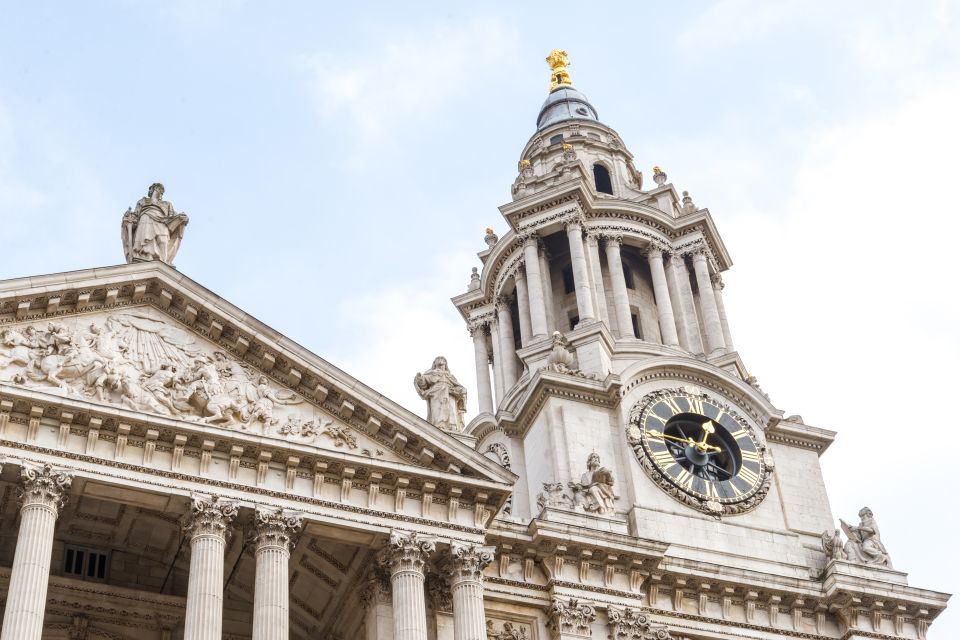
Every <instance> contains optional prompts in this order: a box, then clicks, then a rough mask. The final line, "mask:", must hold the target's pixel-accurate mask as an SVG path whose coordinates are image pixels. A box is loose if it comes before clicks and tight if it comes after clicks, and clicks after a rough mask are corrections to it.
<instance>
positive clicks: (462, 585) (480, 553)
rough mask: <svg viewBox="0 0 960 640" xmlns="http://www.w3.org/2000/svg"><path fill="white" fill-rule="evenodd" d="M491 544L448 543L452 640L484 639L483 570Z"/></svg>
mask: <svg viewBox="0 0 960 640" xmlns="http://www.w3.org/2000/svg"><path fill="white" fill-rule="evenodd" d="M494 551H495V550H494V548H493V547H482V546H478V545H464V544H460V543H456V542H454V543H451V544H450V558H449V564H448V567H449V571H450V596H451V598H452V599H453V638H454V640H485V638H486V637H487V636H486V616H485V614H484V610H483V570H484V568H485V567H486V566H487V565H489V564H490V563H491V562H493V554H494Z"/></svg>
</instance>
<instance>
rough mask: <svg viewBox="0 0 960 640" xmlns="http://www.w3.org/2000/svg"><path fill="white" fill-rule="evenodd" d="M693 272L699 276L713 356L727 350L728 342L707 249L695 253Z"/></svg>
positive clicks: (709, 347)
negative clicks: (714, 288)
mask: <svg viewBox="0 0 960 640" xmlns="http://www.w3.org/2000/svg"><path fill="white" fill-rule="evenodd" d="M693 273H694V274H695V275H696V278H697V291H698V293H699V298H700V310H701V311H702V312H703V325H704V327H703V328H704V330H705V331H706V334H707V352H708V353H709V354H710V355H711V356H713V355H718V354H721V353H723V352H724V351H726V344H725V343H724V341H723V324H722V323H721V322H720V311H719V309H717V299H716V297H715V296H714V294H713V283H712V282H710V270H709V268H708V267H707V254H706V251H702V250H701V251H697V252H696V253H694V254H693Z"/></svg>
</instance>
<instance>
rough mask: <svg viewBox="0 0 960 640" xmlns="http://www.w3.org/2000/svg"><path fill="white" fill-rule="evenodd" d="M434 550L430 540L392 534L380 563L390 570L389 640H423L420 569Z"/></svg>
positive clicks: (424, 623) (424, 615)
mask: <svg viewBox="0 0 960 640" xmlns="http://www.w3.org/2000/svg"><path fill="white" fill-rule="evenodd" d="M435 549H436V544H435V543H434V541H433V539H431V538H427V537H424V536H418V535H417V534H416V533H404V532H401V531H393V532H391V533H390V543H389V544H388V546H387V548H386V549H385V550H384V555H383V560H384V563H385V564H386V565H387V566H388V567H389V569H390V591H391V593H392V594H393V640H427V604H426V600H425V599H424V592H423V582H424V573H423V567H424V564H425V563H426V561H427V558H428V557H429V556H430V554H432V553H433V552H434V550H435Z"/></svg>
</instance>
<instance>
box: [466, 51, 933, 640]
mask: <svg viewBox="0 0 960 640" xmlns="http://www.w3.org/2000/svg"><path fill="white" fill-rule="evenodd" d="M547 62H548V64H549V66H550V69H551V75H550V85H549V86H550V88H549V93H548V95H547V98H546V100H545V102H544V103H543V106H542V107H541V109H540V112H539V114H538V115H537V120H536V130H535V132H534V133H533V135H532V137H531V138H530V140H529V141H528V142H527V143H526V145H525V146H524V147H523V149H522V151H521V153H520V157H519V160H518V165H517V170H518V174H517V177H516V179H515V181H514V183H513V185H512V187H511V195H512V199H511V201H510V202H508V203H507V204H505V205H503V206H501V207H500V212H501V213H502V215H503V218H504V221H505V223H506V231H505V232H504V233H502V234H501V235H498V234H496V233H495V232H494V231H493V230H492V229H488V230H487V234H486V236H485V238H484V240H485V242H486V247H485V248H484V249H483V250H482V251H481V252H480V253H479V254H478V255H479V258H480V261H481V263H482V268H481V269H479V270H477V269H474V273H473V275H472V277H471V280H470V283H469V286H468V290H467V291H466V293H463V294H461V295H458V296H456V297H455V298H454V299H453V302H454V304H455V305H456V307H457V309H458V310H459V311H460V313H461V314H462V316H463V318H464V320H465V321H466V323H467V326H468V328H469V331H470V335H471V337H472V340H473V344H474V347H475V355H476V368H477V371H476V373H477V381H478V382H477V385H478V388H477V394H478V398H479V408H480V412H479V414H478V415H477V416H476V417H474V418H473V420H472V421H470V423H469V424H468V425H467V427H466V430H465V431H466V434H467V435H468V436H472V437H473V438H476V442H477V448H478V449H479V451H480V452H482V453H485V454H486V455H488V456H489V457H491V458H493V459H495V460H496V461H498V462H499V463H500V464H502V465H503V466H505V467H507V468H509V469H510V470H511V471H512V472H513V473H515V474H516V475H517V476H518V480H517V482H516V484H515V485H514V491H513V495H512V497H511V499H510V501H509V502H508V503H507V504H506V506H505V507H504V508H503V509H502V510H501V511H500V513H499V514H498V515H497V517H496V519H495V520H494V521H493V524H492V526H491V530H490V534H489V536H488V539H489V540H490V541H491V543H493V544H496V545H497V546H498V549H499V550H500V554H501V556H500V562H499V566H498V567H496V568H495V570H491V571H492V574H493V575H494V576H497V577H499V580H500V581H501V583H502V584H503V585H505V586H504V587H503V589H507V590H508V591H510V590H511V589H515V590H517V591H516V595H517V597H518V598H521V596H523V597H526V598H528V599H529V600H530V601H531V602H534V601H536V600H537V598H540V597H547V598H549V600H550V602H552V604H551V605H550V607H549V608H548V609H547V619H546V623H545V624H546V626H545V629H546V630H547V632H549V633H550V634H552V635H553V636H554V637H563V636H566V635H579V636H580V637H589V635H590V634H591V633H592V634H593V635H596V636H598V637H601V636H600V635H599V634H601V633H603V630H604V629H605V630H606V635H603V636H602V637H607V635H609V636H610V637H611V638H615V637H617V636H619V635H624V634H626V635H631V634H632V637H636V638H646V637H651V638H652V637H669V636H670V634H672V637H674V638H676V637H689V638H701V637H702V638H728V637H756V638H774V637H776V638H780V637H785V636H789V637H806V638H819V637H829V638H887V637H896V638H924V637H925V634H926V630H927V627H928V625H929V624H930V622H931V621H932V620H933V618H935V617H936V615H937V614H938V613H939V612H940V611H942V610H943V608H944V607H945V606H946V601H947V598H948V597H949V596H947V595H945V594H940V593H936V592H932V591H928V590H923V589H918V588H914V587H911V586H909V585H908V582H907V576H906V574H905V573H903V572H901V571H899V570H897V569H894V568H893V564H892V563H891V559H890V554H889V553H888V552H887V550H886V548H885V547H884V546H883V543H882V542H881V540H880V534H879V528H878V526H877V523H876V520H875V519H874V517H873V514H872V513H870V512H869V509H864V511H862V512H861V520H860V524H859V525H857V526H852V525H846V524H844V525H843V529H844V534H841V532H840V531H839V530H838V529H837V528H836V525H835V520H834V517H833V515H832V514H831V511H830V506H829V503H828V499H827V493H826V488H825V486H824V482H823V478H822V475H821V470H820V464H819V456H820V455H821V454H822V453H823V452H824V451H825V450H826V448H827V447H828V446H829V445H830V443H831V442H832V441H833V437H834V435H835V434H834V432H832V431H829V430H827V429H823V428H819V427H815V426H811V425H807V424H805V423H804V422H803V421H802V419H801V418H800V417H799V416H789V417H787V416H784V414H783V412H782V411H781V410H779V409H778V408H777V407H776V406H775V405H774V404H772V403H771V401H770V399H769V398H768V397H767V395H766V394H765V393H764V392H763V391H762V390H761V389H760V388H759V387H758V385H757V382H756V379H755V378H754V377H753V376H751V375H750V374H749V373H748V370H747V369H746V368H745V367H744V364H743V362H742V361H741V358H740V357H739V355H738V354H737V351H736V349H735V346H734V340H733V334H732V332H731V328H730V326H729V323H728V321H727V316H726V312H725V309H724V304H723V295H722V292H723V280H722V274H723V273H724V272H725V271H726V270H727V269H729V268H730V267H731V265H732V261H731V257H730V255H729V254H728V252H727V249H726V247H725V246H724V243H723V240H722V239H721V237H720V234H719V231H718V229H717V227H716V225H715V223H714V220H713V217H712V216H711V214H710V211H709V210H707V209H706V208H702V207H699V206H697V205H696V204H694V201H693V199H692V197H691V196H690V195H689V194H688V193H687V192H686V191H683V192H682V193H678V191H677V190H676V189H675V188H674V186H673V184H672V183H670V181H669V180H668V177H667V174H666V172H665V171H664V170H663V169H661V168H659V167H653V170H652V172H651V175H650V176H649V177H647V176H645V175H644V173H643V172H641V171H640V170H638V169H637V167H636V166H635V164H634V157H633V155H632V154H631V153H630V151H629V150H628V149H627V147H626V145H625V144H624V142H623V140H622V139H621V138H620V136H619V135H618V134H617V132H616V131H615V130H614V129H612V128H611V127H610V126H608V125H607V124H605V123H604V122H602V121H601V118H600V115H599V113H598V111H597V109H596V108H595V107H594V106H593V105H592V104H591V103H590V101H589V100H588V99H587V97H586V96H585V95H584V94H583V93H581V92H580V91H579V90H577V89H576V88H575V87H574V85H573V83H572V80H571V77H570V73H569V72H568V70H567V65H568V61H567V54H566V52H564V51H561V50H555V51H553V52H551V54H550V56H549V57H548V58H547ZM891 516H892V514H888V515H887V517H891ZM881 517H883V514H881ZM845 538H846V540H845ZM506 585H512V586H511V587H509V588H508V586H506ZM524 589H533V591H532V592H529V593H528V592H527V591H524ZM523 594H526V595H523ZM521 599H522V598H521ZM518 607H520V605H511V606H510V607H507V606H506V605H504V607H501V609H502V611H501V613H500V615H501V616H504V617H503V620H506V621H508V622H509V621H511V620H513V621H516V620H522V619H523V614H522V611H521V609H522V607H521V608H518ZM578 607H579V609H578ZM583 607H586V608H587V609H589V610H590V612H592V613H590V612H588V613H584V610H583V609H582V608H583ZM487 608H488V614H489V615H490V617H492V619H493V620H494V622H493V623H492V624H494V628H495V627H496V625H498V624H500V623H498V622H496V620H497V615H498V614H497V610H498V607H497V605H496V604H494V603H488V605H487ZM541 611H542V609H541ZM578 611H579V612H580V613H579V614H578V613H577V612H578ZM511 616H513V617H511ZM517 616H519V618H518V617H517ZM591 616H592V617H591ZM631 616H633V617H632V618H631ZM637 616H639V617H641V618H643V619H644V620H645V621H646V624H647V625H648V627H649V628H646V631H642V632H640V631H637V629H638V628H639V627H638V624H639V623H637V621H636V618H637ZM584 618H589V620H586V621H585V620H584ZM571 620H574V622H570V621H571ZM577 621H579V622H577ZM631 621H632V622H631ZM511 624H512V623H511ZM531 624H532V625H533V626H536V625H535V624H534V623H532V622H531ZM578 625H580V626H578ZM631 625H632V626H631ZM650 625H652V626H650ZM594 626H596V627H597V629H595V630H592V631H591V629H592V627H594ZM640 626H642V625H640ZM624 628H629V629H633V631H623V629H624ZM651 629H654V630H660V631H662V632H663V633H664V634H666V635H662V636H658V635H656V634H655V633H654V631H651ZM734 629H736V631H734ZM621 631H623V633H621ZM644 633H646V634H648V635H643V634H644ZM650 634H653V635H650ZM488 635H489V634H488Z"/></svg>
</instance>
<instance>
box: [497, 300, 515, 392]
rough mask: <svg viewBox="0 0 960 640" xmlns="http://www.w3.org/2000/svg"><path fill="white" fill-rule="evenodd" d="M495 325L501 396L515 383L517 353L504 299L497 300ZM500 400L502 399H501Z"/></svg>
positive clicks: (511, 323) (508, 304)
mask: <svg viewBox="0 0 960 640" xmlns="http://www.w3.org/2000/svg"><path fill="white" fill-rule="evenodd" d="M497 325H499V329H500V361H501V365H500V366H501V367H502V370H503V394H504V395H506V394H507V393H509V392H510V389H511V388H512V387H513V385H514V384H515V383H516V382H517V351H516V348H515V347H514V341H513V319H512V318H511V317H510V303H509V301H508V300H507V298H506V297H504V296H500V297H498V298H497ZM501 399H502V398H501Z"/></svg>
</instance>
